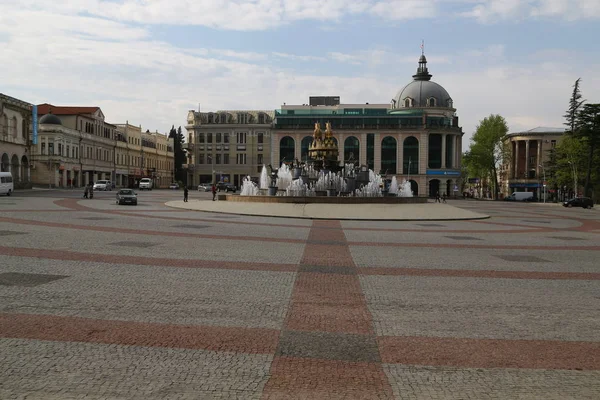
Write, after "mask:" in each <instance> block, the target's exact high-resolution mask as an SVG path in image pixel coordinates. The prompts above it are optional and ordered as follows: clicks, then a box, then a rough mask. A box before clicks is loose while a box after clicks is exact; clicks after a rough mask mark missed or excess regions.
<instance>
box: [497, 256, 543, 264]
mask: <svg viewBox="0 0 600 400" xmlns="http://www.w3.org/2000/svg"><path fill="white" fill-rule="evenodd" d="M496 257H498V258H501V259H503V260H505V261H512V262H547V263H549V262H551V261H550V260H545V259H543V258H540V257H535V256H526V255H518V256H517V255H510V254H505V255H497V256H496Z"/></svg>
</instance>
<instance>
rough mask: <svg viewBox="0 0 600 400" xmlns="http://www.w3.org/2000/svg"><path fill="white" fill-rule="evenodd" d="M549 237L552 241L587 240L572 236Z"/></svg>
mask: <svg viewBox="0 0 600 400" xmlns="http://www.w3.org/2000/svg"><path fill="white" fill-rule="evenodd" d="M550 237H551V238H552V239H558V240H569V241H580V240H587V239H586V238H578V237H573V236H550Z"/></svg>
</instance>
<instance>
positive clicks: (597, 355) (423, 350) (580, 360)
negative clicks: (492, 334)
mask: <svg viewBox="0 0 600 400" xmlns="http://www.w3.org/2000/svg"><path fill="white" fill-rule="evenodd" d="M377 342H378V344H379V351H380V354H381V360H382V362H384V363H387V364H408V365H431V366H453V367H462V368H532V369H581V370H600V343H599V342H567V341H551V340H495V339H459V338H427V337H392V336H382V337H379V338H377Z"/></svg>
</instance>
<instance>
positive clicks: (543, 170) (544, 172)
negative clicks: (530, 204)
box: [538, 164, 546, 203]
mask: <svg viewBox="0 0 600 400" xmlns="http://www.w3.org/2000/svg"><path fill="white" fill-rule="evenodd" d="M538 166H539V167H540V168H541V169H542V172H543V174H544V203H545V202H546V169H545V168H544V166H543V165H542V164H538Z"/></svg>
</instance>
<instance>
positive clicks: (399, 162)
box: [272, 54, 463, 196]
mask: <svg viewBox="0 0 600 400" xmlns="http://www.w3.org/2000/svg"><path fill="white" fill-rule="evenodd" d="M412 78H413V80H412V81H411V82H409V83H408V84H407V85H405V86H404V87H403V88H402V89H400V90H399V91H398V93H397V94H396V96H395V97H394V99H393V100H392V101H391V104H369V103H365V104H341V103H340V98H339V96H322V97H311V98H310V100H309V104H302V105H285V104H284V105H283V106H281V109H280V110H276V111H275V121H274V124H273V126H274V130H273V136H274V138H273V152H272V161H273V164H277V163H278V162H279V163H281V162H291V161H293V160H294V159H298V160H302V161H305V160H307V159H308V148H309V145H310V143H311V141H312V133H313V129H314V126H315V123H320V124H321V126H325V124H326V123H327V122H329V123H330V124H331V128H332V130H333V137H334V139H335V140H336V141H337V143H338V147H339V160H340V162H342V161H343V162H344V163H355V164H358V165H366V166H368V167H369V168H370V169H372V170H373V171H375V172H377V173H381V174H382V175H384V176H385V177H386V178H391V177H392V176H396V177H397V179H399V180H400V181H402V180H404V179H407V180H409V181H410V182H411V186H412V189H413V192H414V194H415V195H419V196H435V195H436V194H437V193H438V192H439V193H440V194H442V193H446V195H448V196H452V195H455V194H458V190H459V187H458V186H459V183H458V181H459V178H460V161H461V153H462V135H463V132H462V129H461V127H459V126H458V117H457V116H456V109H455V108H454V103H453V100H452V97H451V96H450V94H449V93H448V91H446V89H444V87H443V86H441V85H439V84H438V83H435V82H433V81H432V80H431V78H432V75H431V74H430V73H429V71H428V68H427V58H426V57H425V55H424V54H422V55H421V57H420V58H419V63H418V68H417V72H416V74H415V75H413V77H412Z"/></svg>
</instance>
